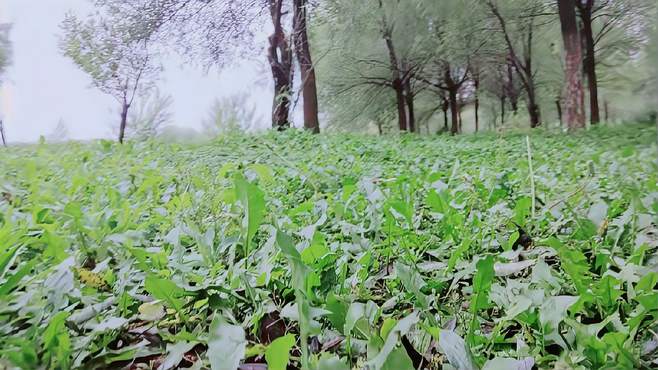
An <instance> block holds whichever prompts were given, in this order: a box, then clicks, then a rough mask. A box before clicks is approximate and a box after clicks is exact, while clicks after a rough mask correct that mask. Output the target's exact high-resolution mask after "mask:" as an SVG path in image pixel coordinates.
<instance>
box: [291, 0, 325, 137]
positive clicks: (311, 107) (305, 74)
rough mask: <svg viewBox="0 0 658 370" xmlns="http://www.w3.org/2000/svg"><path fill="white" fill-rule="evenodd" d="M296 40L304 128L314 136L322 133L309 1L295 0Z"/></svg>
mask: <svg viewBox="0 0 658 370" xmlns="http://www.w3.org/2000/svg"><path fill="white" fill-rule="evenodd" d="M294 3H295V4H294V5H295V17H294V26H293V28H294V33H295V34H294V38H295V51H296V54H297V60H298V62H299V68H300V70H301V77H302V95H303V97H304V128H305V129H307V130H309V131H312V132H313V133H314V134H317V133H320V123H319V120H318V92H317V85H316V80H315V67H314V66H313V60H312V59H311V50H310V45H309V40H308V30H307V22H306V21H307V18H308V17H307V0H294Z"/></svg>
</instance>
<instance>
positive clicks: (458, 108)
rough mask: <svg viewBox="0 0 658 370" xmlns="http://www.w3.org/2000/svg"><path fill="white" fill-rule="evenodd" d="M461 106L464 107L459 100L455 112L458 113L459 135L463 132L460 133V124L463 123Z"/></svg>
mask: <svg viewBox="0 0 658 370" xmlns="http://www.w3.org/2000/svg"><path fill="white" fill-rule="evenodd" d="M463 105H464V104H463V102H461V101H459V100H458V101H457V111H458V112H459V133H460V134H461V133H462V132H463V131H462V123H463V121H462V106H463Z"/></svg>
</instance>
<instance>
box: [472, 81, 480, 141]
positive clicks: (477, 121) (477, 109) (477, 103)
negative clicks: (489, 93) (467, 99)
mask: <svg viewBox="0 0 658 370" xmlns="http://www.w3.org/2000/svg"><path fill="white" fill-rule="evenodd" d="M473 85H474V87H475V132H478V131H479V130H480V96H479V90H480V76H479V75H477V74H476V75H475V78H474V79H473Z"/></svg>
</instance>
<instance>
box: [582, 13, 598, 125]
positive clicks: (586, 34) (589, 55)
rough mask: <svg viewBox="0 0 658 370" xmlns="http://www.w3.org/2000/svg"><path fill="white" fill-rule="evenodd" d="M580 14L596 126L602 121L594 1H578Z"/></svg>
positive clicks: (588, 85)
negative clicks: (595, 40) (593, 19)
mask: <svg viewBox="0 0 658 370" xmlns="http://www.w3.org/2000/svg"><path fill="white" fill-rule="evenodd" d="M576 6H577V7H578V14H579V15H580V20H581V24H582V38H583V41H584V47H585V56H584V58H583V71H584V72H585V76H586V77H587V87H588V90H589V109H590V123H591V124H592V125H596V124H598V123H599V122H600V121H601V118H600V109H599V87H598V79H597V75H596V51H595V45H594V32H593V30H592V10H593V7H594V0H586V1H585V2H584V3H583V2H582V1H581V0H578V1H576Z"/></svg>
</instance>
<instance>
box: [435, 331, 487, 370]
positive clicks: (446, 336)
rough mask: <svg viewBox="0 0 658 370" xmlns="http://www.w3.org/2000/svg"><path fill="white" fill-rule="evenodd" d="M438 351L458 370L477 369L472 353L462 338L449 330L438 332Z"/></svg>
mask: <svg viewBox="0 0 658 370" xmlns="http://www.w3.org/2000/svg"><path fill="white" fill-rule="evenodd" d="M439 351H441V353H443V354H444V355H445V356H446V358H447V359H448V362H450V364H451V365H452V366H454V367H456V368H457V369H459V370H477V369H478V367H477V366H476V365H475V361H474V360H473V354H472V353H471V350H470V349H469V348H468V346H467V345H466V342H465V341H464V339H462V338H461V337H460V336H459V335H458V334H456V333H455V332H453V331H451V330H441V331H440V332H439Z"/></svg>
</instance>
